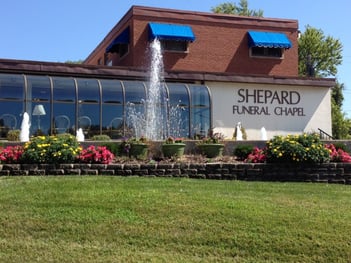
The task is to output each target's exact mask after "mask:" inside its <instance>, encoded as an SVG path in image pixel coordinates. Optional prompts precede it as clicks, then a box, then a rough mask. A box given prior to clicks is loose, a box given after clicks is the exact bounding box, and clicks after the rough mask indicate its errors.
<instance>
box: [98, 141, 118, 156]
mask: <svg viewBox="0 0 351 263" xmlns="http://www.w3.org/2000/svg"><path fill="white" fill-rule="evenodd" d="M101 146H105V147H106V148H107V149H108V150H109V151H110V152H112V153H113V154H114V155H115V156H118V155H120V154H121V153H120V151H121V143H120V142H106V143H103V144H101Z"/></svg>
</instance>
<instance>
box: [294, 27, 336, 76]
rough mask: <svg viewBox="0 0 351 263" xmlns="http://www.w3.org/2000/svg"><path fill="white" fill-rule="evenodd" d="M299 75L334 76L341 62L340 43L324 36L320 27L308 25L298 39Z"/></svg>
mask: <svg viewBox="0 0 351 263" xmlns="http://www.w3.org/2000/svg"><path fill="white" fill-rule="evenodd" d="M298 43H299V75H300V76H312V77H328V76H335V75H336V73H337V66H338V65H340V64H341V63H342V54H341V53H342V44H341V42H340V41H339V40H338V39H334V38H332V37H331V36H325V35H324V33H323V31H322V30H321V29H316V28H313V27H311V26H309V25H307V26H306V30H305V32H304V33H302V34H301V35H300V37H299V40H298Z"/></svg>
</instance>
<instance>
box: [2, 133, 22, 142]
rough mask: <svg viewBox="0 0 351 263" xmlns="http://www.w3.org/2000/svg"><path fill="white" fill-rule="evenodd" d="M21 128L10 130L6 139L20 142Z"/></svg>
mask: <svg viewBox="0 0 351 263" xmlns="http://www.w3.org/2000/svg"><path fill="white" fill-rule="evenodd" d="M20 133H21V131H20V130H10V131H8V133H7V136H6V139H7V140H8V141H11V142H18V141H19V140H20Z"/></svg>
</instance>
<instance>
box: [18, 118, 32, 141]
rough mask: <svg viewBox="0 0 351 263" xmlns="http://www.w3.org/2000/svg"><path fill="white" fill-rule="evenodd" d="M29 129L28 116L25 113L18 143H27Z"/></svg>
mask: <svg viewBox="0 0 351 263" xmlns="http://www.w3.org/2000/svg"><path fill="white" fill-rule="evenodd" d="M29 128H30V121H29V115H28V113H27V112H25V113H23V119H22V123H21V131H20V141H21V142H28V141H29Z"/></svg>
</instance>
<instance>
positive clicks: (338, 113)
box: [331, 82, 351, 139]
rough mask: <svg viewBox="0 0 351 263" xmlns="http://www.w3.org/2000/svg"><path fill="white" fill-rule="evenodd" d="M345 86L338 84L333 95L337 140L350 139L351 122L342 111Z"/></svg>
mask: <svg viewBox="0 0 351 263" xmlns="http://www.w3.org/2000/svg"><path fill="white" fill-rule="evenodd" d="M343 90H344V84H340V83H339V82H336V85H335V86H334V88H333V90H332V94H331V108H332V109H331V117H332V133H333V137H334V138H335V139H347V138H349V137H350V136H349V132H350V127H351V122H350V120H349V119H347V118H346V116H345V114H344V112H343V111H342V105H343V100H344V95H343Z"/></svg>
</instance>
